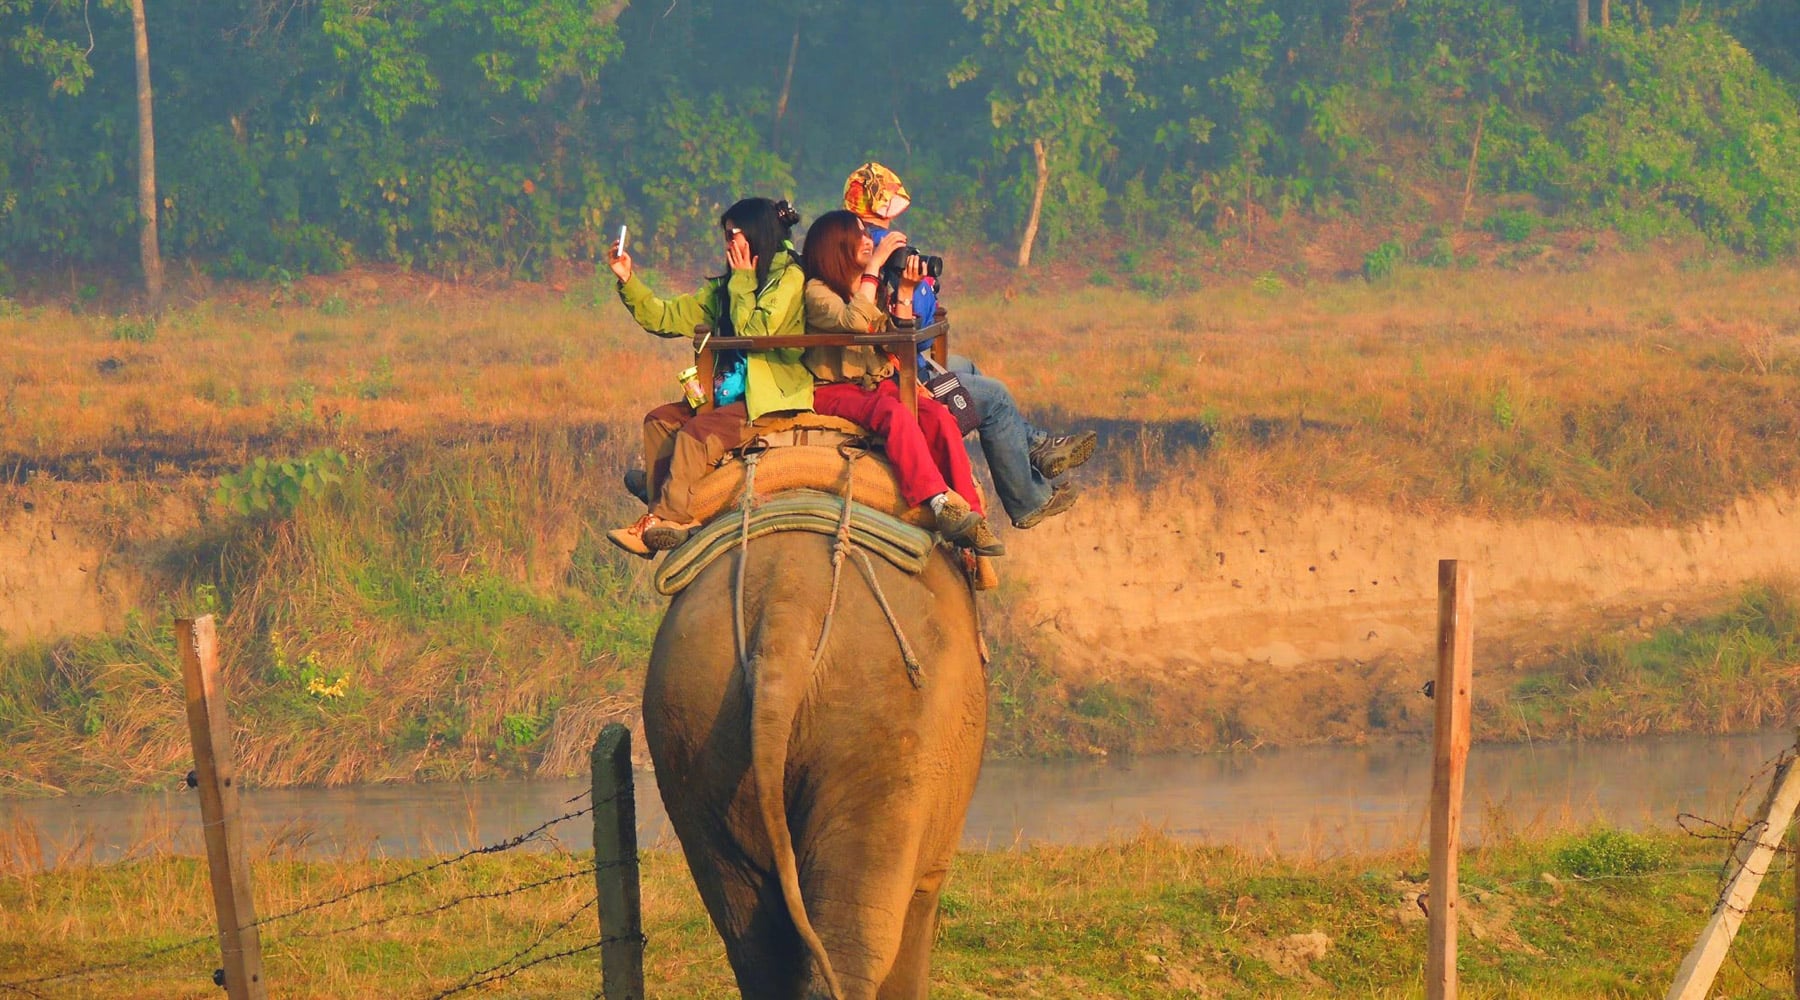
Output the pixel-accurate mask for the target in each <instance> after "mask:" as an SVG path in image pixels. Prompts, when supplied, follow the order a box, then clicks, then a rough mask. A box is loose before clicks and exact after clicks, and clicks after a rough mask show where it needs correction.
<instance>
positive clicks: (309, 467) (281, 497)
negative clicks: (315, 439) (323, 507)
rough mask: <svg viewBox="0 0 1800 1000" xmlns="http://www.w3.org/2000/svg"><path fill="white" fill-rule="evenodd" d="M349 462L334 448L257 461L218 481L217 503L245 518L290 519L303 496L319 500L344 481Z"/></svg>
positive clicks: (215, 496)
mask: <svg viewBox="0 0 1800 1000" xmlns="http://www.w3.org/2000/svg"><path fill="white" fill-rule="evenodd" d="M349 464H350V463H349V460H348V459H346V458H345V457H344V456H343V454H342V453H341V452H339V451H337V450H336V449H334V448H321V449H319V450H317V451H315V452H312V453H311V454H308V455H307V456H306V457H304V458H288V459H269V458H257V459H256V460H254V461H252V462H251V463H250V464H249V465H246V466H244V468H243V469H241V470H239V471H238V472H235V473H231V474H228V475H225V476H221V477H220V478H219V488H218V490H217V491H216V492H215V493H214V494H213V497H214V499H215V500H217V501H218V503H219V504H220V505H222V506H224V507H227V508H229V509H231V510H233V511H236V512H237V513H238V514H240V515H242V516H244V517H251V516H254V515H265V516H270V517H291V516H293V513H294V511H295V509H296V508H297V507H298V506H299V505H300V500H301V498H302V497H316V496H319V495H321V494H323V493H324V492H325V491H326V490H327V489H329V488H330V487H331V486H333V485H335V484H337V483H340V482H342V481H343V478H344V473H345V472H347V471H348V470H349Z"/></svg>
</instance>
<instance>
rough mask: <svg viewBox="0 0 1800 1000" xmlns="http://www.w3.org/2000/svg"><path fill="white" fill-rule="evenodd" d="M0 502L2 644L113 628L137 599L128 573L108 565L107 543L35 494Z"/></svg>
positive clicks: (52, 502) (53, 502)
mask: <svg viewBox="0 0 1800 1000" xmlns="http://www.w3.org/2000/svg"><path fill="white" fill-rule="evenodd" d="M7 501H8V502H7V503H5V504H4V505H3V506H0V642H4V643H7V644H9V645H16V644H20V643H25V642H31V641H37V640H48V639H54V638H56V637H57V636H61V635H80V634H85V633H93V632H104V631H108V630H111V629H116V628H118V627H119V625H120V623H121V622H122V621H123V620H124V614H125V611H126V610H127V609H129V608H131V607H133V606H135V604H136V592H137V586H136V584H135V582H134V580H133V579H132V577H131V575H130V574H128V573H125V572H122V571H118V570H116V569H114V568H112V567H111V566H109V560H108V548H109V546H108V545H107V543H106V542H104V541H102V540H100V539H97V538H94V537H92V535H90V534H89V533H87V532H85V531H83V530H82V529H80V528H78V527H76V523H78V519H77V518H76V517H73V516H70V513H69V512H68V511H67V510H66V509H65V508H64V506H63V505H62V504H61V503H59V502H58V501H57V500H56V499H54V498H48V497H45V496H44V495H43V494H42V493H37V492H34V493H33V494H32V495H31V496H29V497H27V496H25V495H22V491H21V494H20V495H14V496H11V497H8V498H7Z"/></svg>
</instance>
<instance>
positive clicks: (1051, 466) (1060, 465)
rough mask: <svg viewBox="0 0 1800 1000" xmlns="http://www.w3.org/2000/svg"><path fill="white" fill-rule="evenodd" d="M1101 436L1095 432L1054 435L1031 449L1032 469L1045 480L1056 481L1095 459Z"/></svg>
mask: <svg viewBox="0 0 1800 1000" xmlns="http://www.w3.org/2000/svg"><path fill="white" fill-rule="evenodd" d="M1099 440H1100V438H1099V435H1097V434H1095V433H1094V432H1093V431H1082V432H1081V433H1080V434H1052V435H1050V436H1049V437H1047V438H1045V439H1044V440H1042V441H1040V442H1038V443H1037V444H1035V445H1033V446H1032V448H1031V467H1032V468H1034V469H1036V470H1038V475H1040V476H1043V477H1044V478H1045V479H1056V478H1058V477H1059V476H1061V475H1062V474H1063V473H1065V472H1068V471H1069V470H1070V469H1073V468H1075V467H1076V466H1078V465H1080V464H1081V463H1083V462H1085V461H1087V460H1088V459H1090V458H1093V457H1094V445H1095V444H1097V443H1099Z"/></svg>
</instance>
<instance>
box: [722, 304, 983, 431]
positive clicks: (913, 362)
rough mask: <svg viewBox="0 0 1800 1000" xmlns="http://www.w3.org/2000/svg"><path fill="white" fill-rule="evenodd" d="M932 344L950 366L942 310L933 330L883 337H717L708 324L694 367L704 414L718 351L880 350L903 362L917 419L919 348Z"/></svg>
mask: <svg viewBox="0 0 1800 1000" xmlns="http://www.w3.org/2000/svg"><path fill="white" fill-rule="evenodd" d="M926 341H932V344H931V357H932V359H933V360H935V361H936V362H937V363H938V364H939V365H940V366H943V367H949V363H950V321H949V320H948V319H946V318H944V315H943V312H942V310H940V311H939V313H938V319H937V320H936V321H935V322H933V323H932V324H931V325H930V326H922V327H918V328H917V329H910V330H903V329H895V330H884V331H882V332H881V333H802V334H792V335H787V336H780V337H715V336H712V328H711V327H710V326H706V325H704V324H702V325H700V326H697V327H695V328H694V346H695V349H694V367H696V368H698V369H700V386H701V388H703V389H704V390H705V391H706V402H704V403H702V404H700V410H699V412H701V413H706V412H708V411H710V410H711V409H712V408H713V375H714V373H715V372H716V371H717V368H718V365H717V361H716V358H717V354H716V352H718V351H768V350H774V349H776V348H782V347H801V348H805V347H878V348H880V349H882V350H884V351H887V352H888V353H890V354H892V355H893V356H894V357H895V358H896V359H897V360H898V361H899V362H900V371H899V375H900V398H901V400H902V401H904V402H905V403H906V408H907V409H908V410H911V411H912V412H913V414H914V415H917V414H918V412H919V345H920V344H922V343H924V342H926Z"/></svg>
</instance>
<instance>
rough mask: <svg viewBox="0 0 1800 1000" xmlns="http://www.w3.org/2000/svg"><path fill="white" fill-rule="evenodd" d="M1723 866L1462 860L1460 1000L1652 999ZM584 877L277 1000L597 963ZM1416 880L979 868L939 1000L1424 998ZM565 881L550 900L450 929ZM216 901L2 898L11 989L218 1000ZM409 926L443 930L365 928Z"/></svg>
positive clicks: (267, 944)
mask: <svg viewBox="0 0 1800 1000" xmlns="http://www.w3.org/2000/svg"><path fill="white" fill-rule="evenodd" d="M1727 846H1728V845H1726V844H1724V843H1721V842H1719V841H1713V840H1700V839H1696V838H1692V837H1686V836H1678V835H1670V834H1657V835H1649V836H1644V837H1638V836H1633V835H1628V834H1620V833H1616V832H1612V831H1587V832H1583V833H1577V834H1568V835H1557V836H1537V837H1531V838H1509V839H1505V840H1503V841H1502V842H1500V843H1497V844H1495V845H1492V846H1489V847H1487V848H1484V849H1479V850H1474V851H1470V852H1467V853H1466V854H1465V857H1464V861H1463V869H1462V884H1463V887H1464V890H1465V902H1464V908H1463V910H1462V915H1461V918H1460V919H1461V922H1462V929H1463V933H1462V937H1461V946H1460V948H1461V963H1460V968H1461V977H1462V984H1463V993H1464V995H1466V996H1471V997H1496V998H1498V997H1508V998H1511V997H1542V998H1569V1000H1575V998H1580V1000H1592V998H1596V997H1628V996H1631V997H1635V996H1644V995H1651V994H1657V993H1660V991H1662V990H1663V989H1665V988H1666V985H1667V983H1668V982H1669V980H1670V977H1671V976H1672V975H1673V974H1674V971H1675V969H1676V966H1677V965H1678V964H1679V962H1680V959H1681V956H1682V955H1683V953H1685V951H1686V950H1687V948H1688V947H1690V946H1691V944H1692V943H1693V940H1694V937H1695V935H1696V934H1697V933H1698V931H1699V929H1700V927H1701V925H1702V924H1703V923H1704V922H1705V919H1706V916H1707V912H1708V909H1709V907H1710V906H1711V903H1712V900H1713V898H1714V895H1715V891H1716V887H1717V881H1718V873H1719V871H1720V868H1721V864H1722V862H1723V860H1724V858H1725V856H1726V854H1727ZM3 857H4V855H0V858H3ZM590 861H591V858H589V857H584V856H569V855H560V854H537V855H523V856H521V855H506V856H502V857H497V858H479V859H474V860H470V861H467V862H463V863H460V864H456V865H451V866H448V867H444V868H440V869H438V870H436V871H433V872H430V873H428V874H427V875H424V876H422V877H420V878H416V879H412V880H408V881H406V882H403V883H401V884H400V885H399V886H397V887H395V888H393V889H388V890H383V891H381V892H372V893H365V894H361V895H357V896H355V897H354V898H352V899H350V900H347V901H345V902H342V903H337V904H332V905H329V906H323V907H320V908H318V909H315V910H312V911H310V912H308V913H305V914H303V915H301V916H297V917H293V918H291V919H283V920H278V921H276V922H274V923H271V924H270V925H268V926H267V927H265V928H264V929H263V942H264V945H263V947H264V954H265V956H266V958H265V967H266V972H267V981H268V982H269V984H270V990H271V993H272V994H279V995H294V996H314V997H372V996H384V997H412V996H429V995H432V994H433V993H436V992H437V991H439V990H442V989H446V988H449V987H451V986H454V985H456V984H458V983H459V982H462V981H464V980H465V979H466V978H468V977H471V975H472V974H474V973H477V972H480V971H481V970H485V969H488V968H490V967H493V966H495V965H497V964H499V963H501V962H502V961H503V960H505V959H507V958H508V957H509V956H512V955H514V954H515V953H518V952H519V951H520V950H521V949H524V948H525V947H526V946H527V945H530V944H532V943H533V942H534V941H538V940H539V939H540V938H542V939H543V940H542V945H541V947H540V948H539V949H538V950H537V951H536V952H534V953H533V954H534V955H541V954H549V953H553V952H559V951H564V950H568V949H572V948H578V947H581V946H582V945H585V944H589V943H591V942H593V941H595V940H596V939H597V936H598V934H597V929H596V928H597V922H596V918H595V916H594V913H593V911H592V910H584V909H583V907H584V904H586V903H587V901H588V900H590V899H592V898H593V893H594V887H593V883H592V880H591V876H588V875H586V874H585V873H584V872H583V871H582V869H583V868H584V867H585V866H586V864H588V863H589V862H590ZM423 864H424V863H423V862H404V863H401V862H381V861H358V860H354V859H351V860H347V861H345V862H342V863H338V864H318V863H300V862H295V861H291V860H283V859H281V858H279V857H276V858H271V859H268V860H261V861H259V863H258V864H257V865H256V866H255V869H254V879H255V882H256V892H257V907H258V912H259V913H262V914H264V915H268V914H280V913H284V912H286V911H290V910H294V909H296V908H300V907H304V906H307V905H309V904H312V903H315V902H317V901H320V900H325V899H329V898H331V897H334V896H337V895H339V894H342V893H344V892H346V891H348V890H351V889H354V888H357V887H359V886H363V885H367V884H370V883H373V882H377V881H381V880H385V879H391V878H394V877H396V876H399V875H402V874H405V873H406V872H409V871H414V870H416V869H418V868H420V867H421V866H422V865H423ZM1426 867H1427V865H1426V859H1425V858H1424V856H1423V855H1422V854H1420V853H1418V852H1404V853H1398V854H1388V855H1380V856H1356V857H1341V858H1331V859H1295V858H1279V857H1272V856H1261V855H1257V854H1253V853H1246V852H1241V851H1236V850H1224V849H1216V848H1202V847H1191V846H1183V845H1179V844H1175V843H1172V842H1170V841H1167V840H1164V839H1162V838H1159V837H1156V836H1149V835H1146V836H1143V837H1140V838H1137V839H1135V840H1132V841H1130V842H1127V843H1121V844H1117V845H1113V846H1108V847H1099V848H1080V849H1075V848H1045V847H1040V848H1032V849H1028V850H1023V851H1005V852H994V853H970V854H965V855H963V856H962V857H961V858H959V860H958V862H957V866H956V867H955V868H954V869H953V871H952V874H951V879H950V884H949V887H948V889H947V890H946V895H945V900H944V915H943V925H942V928H941V930H940V932H939V939H938V945H937V949H936V957H935V969H936V973H935V982H936V984H937V986H936V989H935V990H934V994H941V995H943V996H947V997H967V998H974V997H991V998H1001V997H1019V998H1024V997H1047V998H1071V1000H1072V998H1087V997H1145V996H1169V997H1206V998H1221V1000H1222V998H1236V997H1243V998H1251V997H1335V996H1346V995H1355V996H1369V997H1393V998H1401V997H1416V996H1419V995H1420V994H1421V989H1422V987H1421V982H1422V977H1423V968H1424V963H1425V942H1426V925H1425V919H1424V915H1423V914H1422V913H1421V912H1420V910H1419V908H1418V906H1417V903H1416V902H1415V900H1416V896H1417V894H1418V893H1419V892H1420V891H1421V890H1422V889H1423V888H1424V885H1423V884H1422V883H1423V882H1424V879H1425V875H1424V872H1425V870H1426ZM1785 871H1786V866H1785V865H1783V866H1781V867H1780V868H1779V869H1778V871H1777V872H1776V873H1775V874H1772V875H1771V877H1770V878H1769V879H1768V880H1767V882H1766V883H1765V885H1764V889H1763V893H1762V894H1761V895H1760V896H1759V897H1758V899H1757V902H1756V904H1755V905H1754V906H1753V908H1752V911H1751V913H1750V914H1749V916H1748V918H1747V919H1746V921H1745V923H1744V926H1743V930H1742V932H1741V933H1740V934H1739V936H1738V938H1737V941H1736V943H1735V944H1734V945H1733V947H1732V951H1731V956H1732V957H1731V960H1730V961H1728V962H1727V963H1726V964H1725V967H1724V970H1723V972H1722V974H1721V978H1720V985H1719V986H1718V990H1719V994H1718V995H1721V996H1754V995H1758V994H1757V993H1756V988H1757V984H1758V983H1769V984H1779V983H1783V982H1787V981H1789V979H1790V972H1789V969H1790V968H1791V966H1790V962H1791V958H1792V942H1793V937H1792V926H1793V925H1792V919H1791V915H1792V909H1793V908H1792V901H1793V900H1792V879H1791V878H1789V877H1787V876H1786V875H1785V874H1783V873H1784V872H1785ZM563 876H567V877H566V878H563ZM643 878H644V893H643V895H644V912H645V921H646V932H647V935H648V938H649V946H648V950H647V953H646V962H647V966H648V988H649V992H650V994H651V995H652V996H656V997H667V998H671V1000H675V998H687V997H692V998H704V997H715V996H719V995H722V994H724V993H725V992H727V991H728V988H729V986H730V973H729V970H728V968H727V967H726V965H725V962H724V958H723V950H722V948H721V947H720V945H719V944H718V942H717V940H716V938H715V937H714V936H713V933H712V930H711V926H710V924H709V923H708V922H707V919H706V916H705V913H704V911H703V909H702V908H701V906H700V903H699V900H698V897H697V896H696V895H695V893H694V890H693V888H692V886H691V884H690V883H689V881H688V876H687V872H686V869H685V867H684V866H683V865H682V863H681V861H680V858H679V855H677V854H674V853H672V852H662V851H658V852H651V853H649V854H647V855H646V857H645V860H644V867H643ZM551 879H560V880H559V881H551V882H549V883H548V884H546V885H542V886H540V887H538V888H533V889H529V890H526V891H523V892H518V893H516V894H511V895H500V896H497V897H495V898H485V899H476V900H472V901H469V902H467V903H466V904H462V905H451V906H448V907H447V908H441V909H440V908H439V907H444V906H445V905H446V904H449V903H451V902H452V901H454V900H456V899H458V898H460V897H464V896H469V895H472V894H477V893H502V892H505V891H506V890H509V889H512V888H514V887H518V886H522V885H528V884H531V883H537V882H543V881H545V880H551ZM207 891H208V890H207V883H206V873H205V866H204V864H203V863H200V862H198V861H196V860H194V859H188V858H169V857H160V856H150V857H146V858H144V859H142V860H138V861H134V862H129V863H124V864H118V865H109V866H105V867H100V868H85V867H72V868H68V869H65V870H59V871H54V872H49V873H42V874H32V875H25V874H20V873H18V872H17V871H14V872H12V873H9V874H0V956H3V957H0V980H12V979H18V978H24V977H26V976H28V975H48V974H54V973H57V972H61V971H65V970H69V969H73V968H78V967H82V966H86V965H90V964H105V963H113V962H123V963H126V967H125V968H122V969H117V970H112V971H107V972H100V973H96V974H94V975H92V976H88V977H83V978H79V979H72V980H66V981H59V982H56V983H52V984H45V985H44V986H43V987H41V988H42V989H43V990H44V992H45V993H46V995H51V996H58V997H64V996H66V997H89V996H92V997H99V996H114V995H118V994H119V992H120V991H121V990H127V989H128V990H129V992H130V993H131V995H133V996H136V997H142V998H145V1000H151V998H158V997H178V996H192V995H196V994H197V993H199V992H203V991H204V990H207V989H211V986H210V985H209V982H208V977H209V976H210V973H211V970H212V969H213V967H214V966H215V965H216V964H217V953H216V950H215V945H214V944H213V943H212V941H211V939H210V926H211V925H210V919H211V917H210V909H209V905H210V904H209V899H208V896H207ZM415 911H432V912H428V913H425V914H423V915H420V916H410V917H402V918H399V919H393V920H387V921H386V922H381V923H373V924H369V925H368V926H363V927H360V928H355V925H358V924H364V923H366V922H370V921H378V920H384V919H385V918H388V917H393V916H394V915H396V914H403V913H412V912H415ZM571 917H573V919H572V920H570V921H569V923H568V924H567V925H566V927H563V928H561V929H559V925H562V924H563V922H564V921H565V920H569V918H571ZM346 928H355V929H348V930H346ZM190 941H191V942H192V943H191V944H190V945H188V946H187V947H182V948H179V949H178V950H174V951H171V952H169V953H167V954H161V955H157V956H155V957H151V958H144V959H138V958H137V956H143V955H147V954H149V953H151V952H156V951H158V950H161V949H165V948H174V947H176V946H179V945H182V944H183V943H184V942H190ZM598 975H599V973H598V961H597V957H596V956H595V955H594V954H593V953H592V952H589V953H585V954H581V955H576V956H572V957H570V958H566V959H561V960H557V961H554V962H547V963H545V964H543V965H541V966H537V967H534V968H532V969H529V970H526V971H524V972H522V973H520V974H519V975H518V976H517V977H516V978H512V979H510V980H508V981H507V982H506V983H505V986H504V988H505V990H506V991H507V995H508V996H533V997H536V996H560V995H570V994H574V995H587V993H589V992H591V991H593V990H595V989H597V988H598V981H599V979H598Z"/></svg>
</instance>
